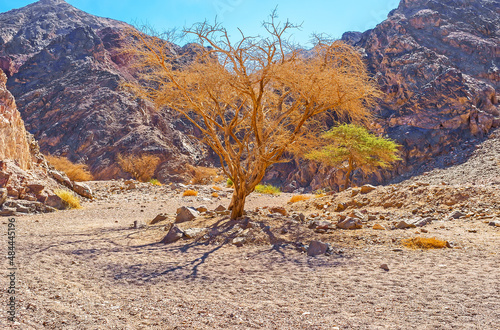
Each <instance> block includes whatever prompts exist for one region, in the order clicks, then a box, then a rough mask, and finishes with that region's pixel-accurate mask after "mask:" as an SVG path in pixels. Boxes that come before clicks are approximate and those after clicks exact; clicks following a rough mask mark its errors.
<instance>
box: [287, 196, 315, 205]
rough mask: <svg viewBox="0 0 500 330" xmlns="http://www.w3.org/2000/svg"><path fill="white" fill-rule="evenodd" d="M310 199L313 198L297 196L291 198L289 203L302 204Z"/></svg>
mask: <svg viewBox="0 0 500 330" xmlns="http://www.w3.org/2000/svg"><path fill="white" fill-rule="evenodd" d="M310 198H311V197H309V196H305V195H295V196H292V198H290V201H289V203H296V202H300V201H306V200H308V199H310Z"/></svg>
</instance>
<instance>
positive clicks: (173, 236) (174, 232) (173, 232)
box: [161, 225, 184, 244]
mask: <svg viewBox="0 0 500 330" xmlns="http://www.w3.org/2000/svg"><path fill="white" fill-rule="evenodd" d="M183 236H184V232H183V231H182V230H181V229H180V228H179V227H177V226H176V225H173V226H172V227H171V228H170V230H169V231H168V233H167V235H166V236H165V237H164V238H163V239H162V240H161V243H163V244H169V243H173V242H176V241H178V240H180V239H181V238H182V237H183Z"/></svg>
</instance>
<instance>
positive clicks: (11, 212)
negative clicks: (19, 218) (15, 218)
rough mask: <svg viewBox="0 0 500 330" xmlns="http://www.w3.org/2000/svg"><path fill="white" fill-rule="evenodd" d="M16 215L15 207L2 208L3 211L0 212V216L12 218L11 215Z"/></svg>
mask: <svg viewBox="0 0 500 330" xmlns="http://www.w3.org/2000/svg"><path fill="white" fill-rule="evenodd" d="M15 214H16V209H15V208H13V207H8V206H5V205H4V206H2V209H1V210H0V216H10V215H15Z"/></svg>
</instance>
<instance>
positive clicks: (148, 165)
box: [116, 154, 160, 182]
mask: <svg viewBox="0 0 500 330" xmlns="http://www.w3.org/2000/svg"><path fill="white" fill-rule="evenodd" d="M116 160H117V162H118V165H120V168H121V169H122V170H124V171H125V172H127V173H128V174H130V175H131V176H132V177H133V178H134V179H136V180H139V181H141V182H148V181H149V180H150V179H151V177H152V176H153V174H154V173H155V171H156V168H157V167H158V164H159V163H160V157H158V156H154V155H149V154H142V155H140V156H139V155H127V156H124V155H122V154H118V156H116Z"/></svg>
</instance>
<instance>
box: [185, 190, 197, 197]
mask: <svg viewBox="0 0 500 330" xmlns="http://www.w3.org/2000/svg"><path fill="white" fill-rule="evenodd" d="M182 196H184V197H185V196H198V192H197V191H196V190H191V189H188V190H186V191H184V192H183V193H182Z"/></svg>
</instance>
